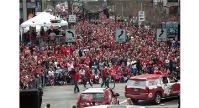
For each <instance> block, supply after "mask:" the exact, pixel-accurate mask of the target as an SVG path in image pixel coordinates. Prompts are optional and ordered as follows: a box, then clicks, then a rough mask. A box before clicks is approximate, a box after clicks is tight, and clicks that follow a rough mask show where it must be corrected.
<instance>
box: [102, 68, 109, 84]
mask: <svg viewBox="0 0 199 108" xmlns="http://www.w3.org/2000/svg"><path fill="white" fill-rule="evenodd" d="M101 71H102V84H101V87H103V85H104V83H105V81H106V78H107V77H108V75H109V70H108V69H107V67H106V66H105V67H104V69H102V70H101Z"/></svg>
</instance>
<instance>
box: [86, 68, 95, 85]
mask: <svg viewBox="0 0 199 108" xmlns="http://www.w3.org/2000/svg"><path fill="white" fill-rule="evenodd" d="M85 77H86V79H85V81H84V87H86V83H87V81H88V82H89V84H90V85H91V87H92V86H93V85H92V84H91V82H90V77H91V74H90V69H89V66H86V70H85Z"/></svg>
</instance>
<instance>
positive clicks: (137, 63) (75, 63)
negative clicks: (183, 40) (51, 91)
mask: <svg viewBox="0 0 199 108" xmlns="http://www.w3.org/2000/svg"><path fill="white" fill-rule="evenodd" d="M71 29H76V36H77V39H76V42H75V43H66V42H59V43H52V45H49V44H45V45H44V46H41V45H39V44H38V43H36V42H35V41H32V43H31V45H28V44H26V43H25V42H22V43H21V45H20V57H19V61H20V64H19V66H20V70H19V71H20V73H19V74H20V89H31V88H34V87H37V85H34V87H33V85H31V84H32V82H38V79H41V80H42V82H45V84H46V85H49V86H56V85H69V84H74V80H75V82H76V81H80V82H82V83H84V86H86V83H87V81H88V82H89V83H90V80H93V82H96V83H99V79H100V78H103V77H106V75H105V74H104V73H105V72H107V73H108V74H110V75H114V76H115V77H114V79H115V80H117V81H118V82H125V81H126V79H128V78H129V77H133V76H137V75H143V74H153V73H154V72H158V71H160V72H162V73H167V74H171V75H173V76H174V77H175V78H177V79H180V42H178V41H177V40H168V41H166V42H157V41H156V28H150V29H146V28H144V27H139V28H137V27H133V26H132V25H129V24H128V23H115V20H113V19H111V18H107V17H106V16H105V15H104V14H102V13H100V16H99V19H98V20H88V19H85V20H82V21H78V22H76V23H75V24H74V25H73V26H71ZM116 29H126V34H127V35H126V40H127V41H126V42H124V43H121V42H116V41H115V30H116ZM45 33H48V32H45V31H44V34H45ZM63 33H64V32H63ZM34 35H35V34H34ZM47 37H48V35H47ZM27 41H28V40H27ZM35 44H36V45H35ZM76 72H79V73H80V77H79V76H78V75H76V74H75V73H76ZM104 75H105V76H104ZM80 79H81V80H80ZM42 84H43V83H42ZM90 85H91V86H92V84H91V83H90Z"/></svg>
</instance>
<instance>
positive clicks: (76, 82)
mask: <svg viewBox="0 0 199 108" xmlns="http://www.w3.org/2000/svg"><path fill="white" fill-rule="evenodd" d="M73 80H74V83H75V88H74V92H76V89H77V92H79V87H78V85H77V84H78V81H79V80H80V74H79V71H78V70H77V69H75V74H74V78H73Z"/></svg>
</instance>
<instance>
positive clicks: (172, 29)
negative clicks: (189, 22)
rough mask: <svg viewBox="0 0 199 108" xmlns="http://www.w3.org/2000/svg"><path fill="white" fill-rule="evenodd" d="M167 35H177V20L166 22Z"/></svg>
mask: <svg viewBox="0 0 199 108" xmlns="http://www.w3.org/2000/svg"><path fill="white" fill-rule="evenodd" d="M166 29H167V36H168V37H174V36H176V35H178V23H177V22H166Z"/></svg>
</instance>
